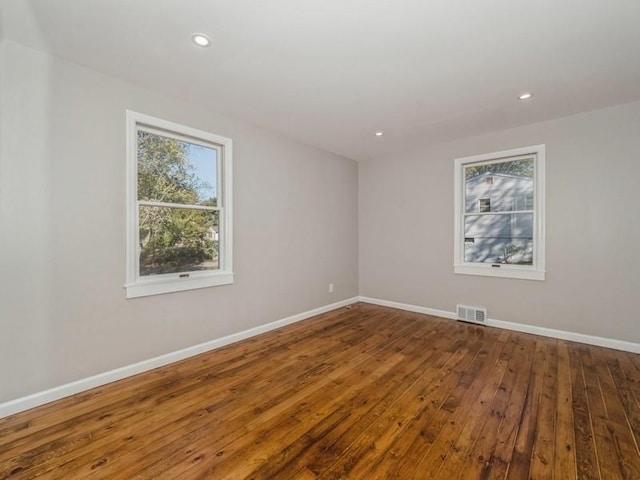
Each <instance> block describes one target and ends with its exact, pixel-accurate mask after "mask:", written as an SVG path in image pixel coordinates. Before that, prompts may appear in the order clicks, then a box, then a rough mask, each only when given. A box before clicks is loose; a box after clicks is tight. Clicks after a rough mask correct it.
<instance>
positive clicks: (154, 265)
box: [137, 132, 218, 275]
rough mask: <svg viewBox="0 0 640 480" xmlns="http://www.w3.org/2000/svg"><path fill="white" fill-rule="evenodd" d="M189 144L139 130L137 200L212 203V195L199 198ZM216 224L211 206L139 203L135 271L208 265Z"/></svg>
mask: <svg viewBox="0 0 640 480" xmlns="http://www.w3.org/2000/svg"><path fill="white" fill-rule="evenodd" d="M188 148H189V144H187V143H185V142H180V141H178V140H174V139H171V138H167V137H163V136H160V135H155V134H152V133H148V132H138V158H137V160H138V199H139V200H148V201H155V202H165V203H179V204H191V205H194V204H200V205H207V206H215V205H216V199H215V198H209V199H201V198H199V195H200V193H199V192H200V191H202V187H203V186H204V185H203V184H202V183H201V182H200V180H199V179H198V177H197V175H196V174H195V172H194V168H193V166H192V165H191V164H190V163H189V161H188ZM217 225H218V212H214V211H203V210H193V209H186V208H169V207H156V206H145V205H142V206H140V217H139V239H140V249H141V251H140V274H141V275H150V274H159V273H172V272H181V271H189V270H195V269H202V268H211V265H213V262H214V260H215V259H217V256H218V249H217V247H218V245H217V241H214V239H213V236H214V232H216V231H217ZM207 262H208V265H209V267H207ZM203 264H204V267H203Z"/></svg>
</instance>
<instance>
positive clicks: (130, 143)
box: [125, 110, 234, 298]
mask: <svg viewBox="0 0 640 480" xmlns="http://www.w3.org/2000/svg"><path fill="white" fill-rule="evenodd" d="M126 125H127V132H126V138H127V174H126V182H127V183H126V188H127V194H126V195H127V198H126V206H127V212H126V222H127V224H126V235H127V239H126V241H127V248H126V263H127V264H126V283H125V288H126V293H127V298H136V297H144V296H148V295H158V294H163V293H172V292H180V291H184V290H193V289H196V288H205V287H214V286H218V285H229V284H232V283H233V280H234V274H233V215H232V211H233V210H232V200H233V192H232V186H233V177H232V175H233V153H232V146H233V145H232V141H231V139H230V138H226V137H222V136H220V135H214V134H212V133H209V132H205V131H202V130H197V129H195V128H191V127H187V126H184V125H180V124H177V123H173V122H169V121H167V120H162V119H159V118H155V117H152V116H149V115H144V114H142V113H138V112H134V111H131V110H127V112H126ZM139 128H140V129H143V130H145V131H154V133H158V134H160V135H163V136H166V137H170V138H176V139H178V140H182V141H184V140H188V141H189V142H192V143H196V144H198V143H200V144H202V145H205V146H208V147H209V148H211V147H212V146H213V147H214V148H215V149H216V150H217V151H218V162H217V163H218V178H217V181H218V188H217V210H218V211H219V214H218V215H219V227H218V228H219V231H218V239H219V244H218V245H219V246H218V248H219V254H218V262H219V268H218V269H216V270H206V271H193V272H178V273H166V274H160V275H151V276H148V277H142V276H140V273H139V270H140V265H139V258H140V247H139V241H138V235H139V229H138V209H139V205H140V202H139V201H138V161H137V149H138V129H139ZM185 137H186V138H185ZM143 203H145V204H149V203H153V202H143ZM185 273H188V275H185Z"/></svg>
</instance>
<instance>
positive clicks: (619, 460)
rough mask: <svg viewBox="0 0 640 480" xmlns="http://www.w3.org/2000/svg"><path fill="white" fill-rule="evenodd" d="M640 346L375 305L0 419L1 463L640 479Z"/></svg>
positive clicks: (218, 472) (121, 474)
mask: <svg viewBox="0 0 640 480" xmlns="http://www.w3.org/2000/svg"><path fill="white" fill-rule="evenodd" d="M639 442H640V356H639V355H636V354H631V353H625V352H620V351H615V350H609V349H605V348H599V347H592V346H588V345H583V344H578V343H572V342H566V341H560V340H554V339H549V338H543V337H537V336H534V335H527V334H521V333H515V332H509V331H506V330H498V329H492V328H488V327H481V326H475V325H469V324H463V323H460V322H454V321H452V320H444V319H439V318H435V317H430V316H428V315H420V314H414V313H408V312H402V311H399V310H394V309H390V308H384V307H378V306H373V305H367V304H356V305H353V306H352V307H351V308H343V309H340V310H336V311H333V312H330V313H327V314H324V315H321V316H318V317H315V318H312V319H309V320H306V321H303V322H299V323H296V324H294V325H290V326H288V327H285V328H282V329H280V330H276V331H273V332H270V333H267V334H264V335H261V336H259V337H254V338H251V339H249V340H246V341H243V342H240V343H237V344H234V345H230V346H227V347H225V348H222V349H219V350H216V351H213V352H209V353H206V354H203V355H199V356H197V357H193V358H190V359H187V360H185V361H182V362H179V363H176V364H173V365H170V366H167V367H163V368H159V369H156V370H153V371H151V372H147V373H144V374H141V375H137V376H135V377H131V378H127V379H125V380H122V381H119V382H115V383H112V384H110V385H106V386H104V387H100V388H96V389H94V390H91V391H88V392H85V393H81V394H78V395H75V396H73V397H69V398H66V399H63V400H60V401H58V402H54V403H51V404H49V405H45V406H42V407H39V408H36V409H33V410H30V411H28V412H23V413H20V414H17V415H14V416H11V417H8V418H5V419H0V479H11V480H15V479H31V478H48V479H172V480H173V479H176V480H182V479H245V478H246V479H301V480H308V479H309V480H310V479H352V480H357V479H367V480H370V479H400V480H403V479H407V480H409V479H445V480H449V479H464V480H469V479H471V480H473V479H516V480H523V479H528V478H530V479H554V478H555V479H562V480H566V479H573V478H580V479H601V480H615V479H633V480H638V479H640V451H639V450H638V444H639Z"/></svg>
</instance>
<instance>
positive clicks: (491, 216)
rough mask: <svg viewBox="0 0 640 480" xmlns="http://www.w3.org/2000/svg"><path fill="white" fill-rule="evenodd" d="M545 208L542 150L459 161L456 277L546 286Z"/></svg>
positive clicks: (493, 154)
mask: <svg viewBox="0 0 640 480" xmlns="http://www.w3.org/2000/svg"><path fill="white" fill-rule="evenodd" d="M489 179H490V180H489ZM544 204H545V202H544V145H537V146H533V147H526V148H520V149H516V150H509V151H505V152H497V153H491V154H485V155H476V156H473V157H465V158H459V159H456V161H455V217H456V218H455V248H454V252H455V258H454V271H455V273H462V274H472V275H487V276H498V277H511V278H523V279H530V280H544V275H545V270H544V247H545V246H544Z"/></svg>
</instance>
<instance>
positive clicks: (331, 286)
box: [329, 283, 333, 293]
mask: <svg viewBox="0 0 640 480" xmlns="http://www.w3.org/2000/svg"><path fill="white" fill-rule="evenodd" d="M329 293H333V283H330V284H329Z"/></svg>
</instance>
